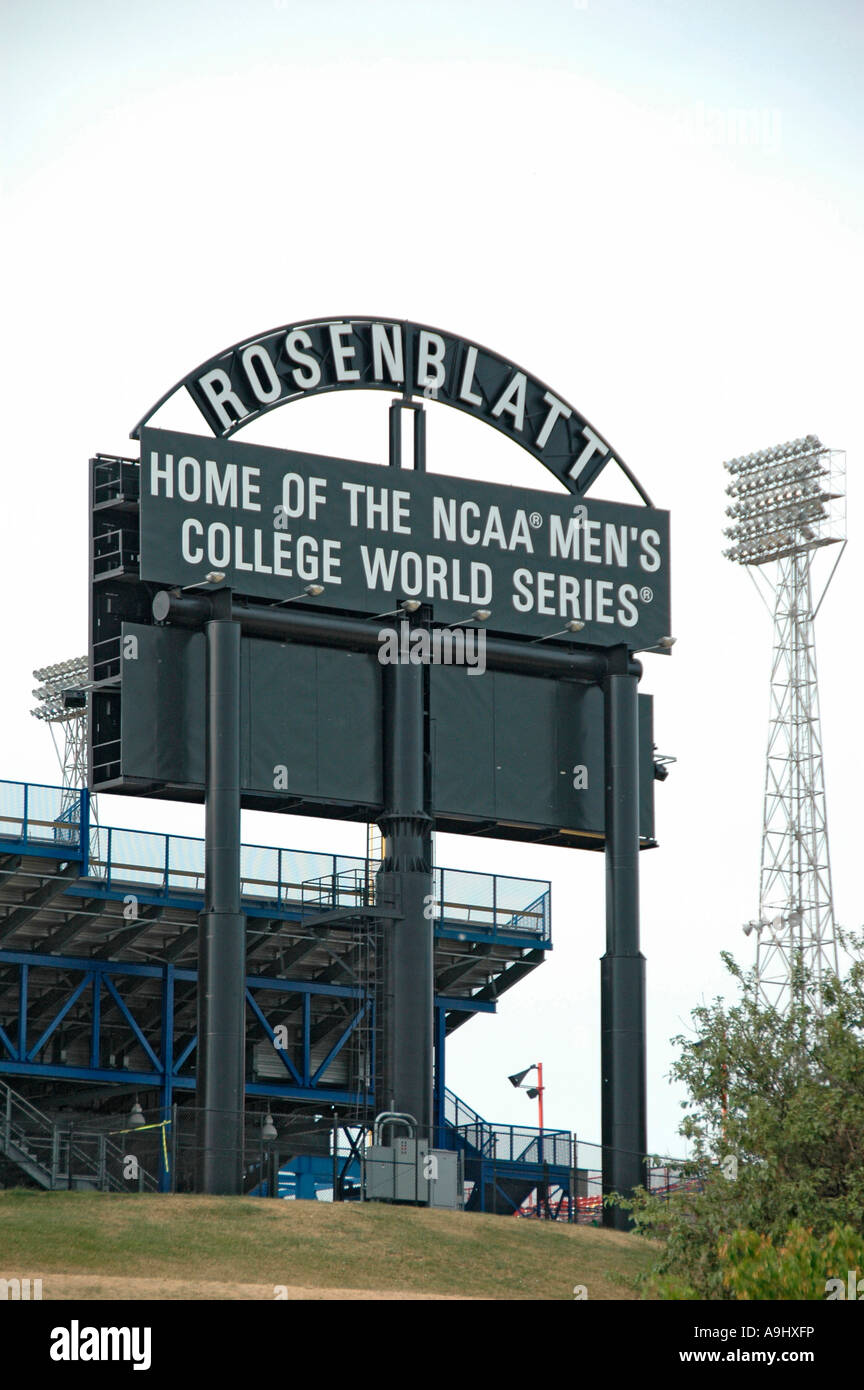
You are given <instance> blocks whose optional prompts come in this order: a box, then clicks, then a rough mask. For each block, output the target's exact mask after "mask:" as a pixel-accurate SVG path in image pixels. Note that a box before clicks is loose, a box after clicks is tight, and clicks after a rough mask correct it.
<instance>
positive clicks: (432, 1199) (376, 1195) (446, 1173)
mask: <svg viewBox="0 0 864 1390" xmlns="http://www.w3.org/2000/svg"><path fill="white" fill-rule="evenodd" d="M365 1197H366V1200H367V1201H369V1202H426V1203H428V1205H429V1206H430V1207H449V1208H450V1209H451V1210H454V1211H455V1210H460V1209H461V1208H462V1207H463V1206H464V1205H465V1183H464V1177H463V1171H462V1155H461V1153H453V1152H452V1150H450V1149H430V1148H429V1145H428V1144H427V1143H425V1142H424V1141H423V1140H422V1139H420V1140H418V1139H401V1138H399V1139H394V1140H393V1143H392V1144H388V1145H384V1144H373V1145H371V1147H370V1148H368V1149H367V1150H366V1174H365Z"/></svg>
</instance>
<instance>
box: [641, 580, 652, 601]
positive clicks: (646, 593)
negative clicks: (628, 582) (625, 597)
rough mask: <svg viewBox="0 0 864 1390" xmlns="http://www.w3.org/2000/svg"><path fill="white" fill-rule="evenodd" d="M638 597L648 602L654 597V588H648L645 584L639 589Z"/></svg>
mask: <svg viewBox="0 0 864 1390" xmlns="http://www.w3.org/2000/svg"><path fill="white" fill-rule="evenodd" d="M639 597H640V598H641V600H642V602H643V603H650V602H651V600H652V598H653V597H654V590H653V589H649V588H648V586H647V584H646V586H645V588H644V589H640V590H639Z"/></svg>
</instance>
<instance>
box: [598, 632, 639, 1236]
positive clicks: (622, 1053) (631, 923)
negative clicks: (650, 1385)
mask: <svg viewBox="0 0 864 1390" xmlns="http://www.w3.org/2000/svg"><path fill="white" fill-rule="evenodd" d="M629 665H630V658H629V653H628V652H627V650H626V648H624V647H618V648H613V649H612V651H611V652H610V654H609V667H608V673H607V676H606V679H605V681H604V683H603V690H604V695H605V711H606V739H605V742H606V954H605V955H604V957H603V960H602V962H601V969H600V991H601V996H600V1027H601V1066H602V1122H601V1126H602V1143H603V1193H604V1196H605V1195H606V1194H607V1193H609V1192H620V1193H621V1194H622V1196H624V1195H626V1194H628V1193H630V1192H632V1190H633V1188H634V1187H637V1186H638V1185H639V1184H640V1183H644V1181H645V1172H644V1157H645V1149H646V1144H647V1133H646V1106H645V959H644V957H643V956H642V954H641V952H640V950H639V721H638V703H637V698H638V697H637V677H636V676H635V675H633V674H631V673H630V670H629ZM603 1221H604V1224H605V1225H607V1226H612V1227H614V1228H615V1229H617V1230H627V1229H629V1227H630V1225H631V1222H630V1218H629V1216H628V1214H627V1212H625V1211H623V1210H622V1209H621V1208H620V1207H611V1208H610V1207H604V1209H603Z"/></svg>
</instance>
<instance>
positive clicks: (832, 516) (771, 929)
mask: <svg viewBox="0 0 864 1390" xmlns="http://www.w3.org/2000/svg"><path fill="white" fill-rule="evenodd" d="M723 466H724V468H726V470H727V471H728V473H729V475H730V482H729V486H728V487H727V488H726V492H727V494H728V496H729V497H730V498H731V503H730V505H729V506H728V507H727V509H726V515H727V516H728V517H729V518H730V520H731V523H732V524H731V525H730V526H729V527H728V528H727V530H726V531H725V533H724V534H725V535H726V536H727V537H728V538H729V540H730V541H731V542H732V544H731V546H730V548H729V549H728V550H725V551H724V552H723V553H724V555H725V556H726V558H727V559H729V560H734V561H735V562H736V563H737V564H739V565H745V566H746V567H747V569H748V570H749V573H750V576H751V578H752V579H753V581H754V583H755V584H756V587H757V589H759V592H760V593H761V594H762V597H763V599H764V600H765V603H766V606H767V607H768V608H769V611H770V612H771V614H772V616H773V620H774V657H773V662H772V667H771V705H770V722H769V733H768V756H767V760H766V767H765V807H764V820H763V827H762V863H761V871H760V885H759V916H758V919H757V921H755V922H749V923H748V924H747V925H746V926H745V928H744V932H745V934H746V935H748V936H749V935H750V934H751V933H752V932H754V931H755V932H756V938H757V943H758V945H757V956H756V974H757V979H758V985H759V990H760V993H761V995H762V997H763V999H764V1001H765V1002H766V1003H768V1004H770V1005H773V1006H774V1007H775V1008H776V1009H778V1010H779V1011H781V1012H782V1011H784V1010H785V1009H786V1008H788V1006H789V1004H790V1002H791V998H792V981H793V978H794V968H795V963H796V960H798V959H800V960H801V961H802V963H803V964H804V965H805V966H807V967H808V968H809V969H810V970H811V971H812V973H813V977H814V978H815V980H816V998H815V1000H814V1002H815V1003H816V1004H817V1007H818V1003H819V999H820V998H821V982H822V979H823V978H824V976H825V975H826V974H827V973H836V972H837V969H838V959H837V926H836V922H835V919H834V904H833V899H832V893H831V860H830V855H829V852H828V823H827V816H826V810H825V779H824V770H823V765H822V738H821V732H820V725H819V687H818V680H817V674H816V645H815V637H814V620H815V618H816V614H817V613H818V611H819V608H820V606H821V604H822V600H823V599H824V597H825V594H826V593H827V591H828V586H829V585H830V583H831V580H832V579H833V577H834V573H835V571H836V569H837V565H838V564H839V561H840V557H841V556H842V554H843V550H844V549H845V544H846V541H845V493H846V489H845V474H846V459H845V454H843V453H842V452H840V451H838V450H832V449H828V448H826V447H825V445H824V444H822V443H821V442H820V441H819V440H818V439H817V438H816V437H815V436H814V435H812V434H811V435H807V437H806V438H805V439H795V440H792V441H791V443H788V444H780V445H778V446H777V447H776V448H773V449H760V450H759V452H758V453H755V454H747V455H746V456H744V457H742V458H736V459H731V460H729V461H728V462H727V463H725V464H724V465H723ZM841 542H842V544H841V548H840V550H839V552H838V553H837V555H836V558H835V560H834V563H833V565H832V566H831V568H830V570H829V572H828V574H827V578H826V579H825V581H824V583H823V584H822V587H821V591H820V593H819V595H818V598H816V600H815V602H814V584H813V573H812V571H813V562H814V560H815V558H816V556H817V554H818V552H819V551H820V550H822V549H823V548H825V547H827V546H832V545H837V544H838V543H841ZM766 590H770V593H766Z"/></svg>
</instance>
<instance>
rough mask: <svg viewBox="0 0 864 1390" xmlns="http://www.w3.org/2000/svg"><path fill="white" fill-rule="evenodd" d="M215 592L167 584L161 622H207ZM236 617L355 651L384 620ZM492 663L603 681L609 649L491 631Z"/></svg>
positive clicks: (254, 612)
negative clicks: (193, 591)
mask: <svg viewBox="0 0 864 1390" xmlns="http://www.w3.org/2000/svg"><path fill="white" fill-rule="evenodd" d="M213 599H214V596H212V595H211V596H207V595H204V594H200V595H193V594H181V593H179V591H175V590H170V589H163V590H161V592H160V593H158V594H157V595H156V597H155V598H154V600H153V617H154V618H155V619H156V621H157V622H160V623H162V622H169V621H170V622H172V623H177V624H178V625H179V626H180V627H201V626H203V624H204V623H206V622H207V621H208V620H209V618H210V616H211V613H212V604H213ZM231 617H232V618H233V620H234V622H236V623H238V624H239V626H240V629H241V631H242V633H243V635H244V637H270V638H274V639H275V640H277V641H280V642H284V641H285V640H286V638H295V639H296V640H297V641H300V642H311V643H313V644H316V643H317V644H321V645H327V646H333V647H346V648H349V649H352V650H354V651H369V652H373V651H374V652H377V651H378V647H379V642H378V632H379V625H378V624H377V623H375V622H370V621H368V620H364V619H363V618H339V617H334V616H333V615H332V614H329V613H310V612H304V611H303V610H301V609H298V608H295V607H293V606H291V607H288V608H276V607H269V608H268V607H265V606H264V605H255V606H251V605H250V606H248V607H247V606H246V605H244V604H239V603H235V604H234V605H233V606H232V608H231ZM486 665H487V666H488V667H489V669H490V670H493V671H521V672H523V673H524V674H525V675H538V676H543V675H547V676H563V677H565V678H569V679H570V680H583V681H602V680H603V678H604V676H605V674H606V670H607V665H608V657H607V654H606V652H605V651H598V650H596V649H595V650H586V649H585V648H584V647H575V646H574V647H564V646H563V645H561V646H553V645H552V644H551V643H547V642H518V641H511V640H508V639H507V638H502V637H487V639H486ZM627 669H628V671H629V672H630V673H631V674H632V675H637V676H638V675H641V674H642V666H641V663H640V662H638V661H635V660H633V659H631V660H630V662H629V665H628V668H627Z"/></svg>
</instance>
